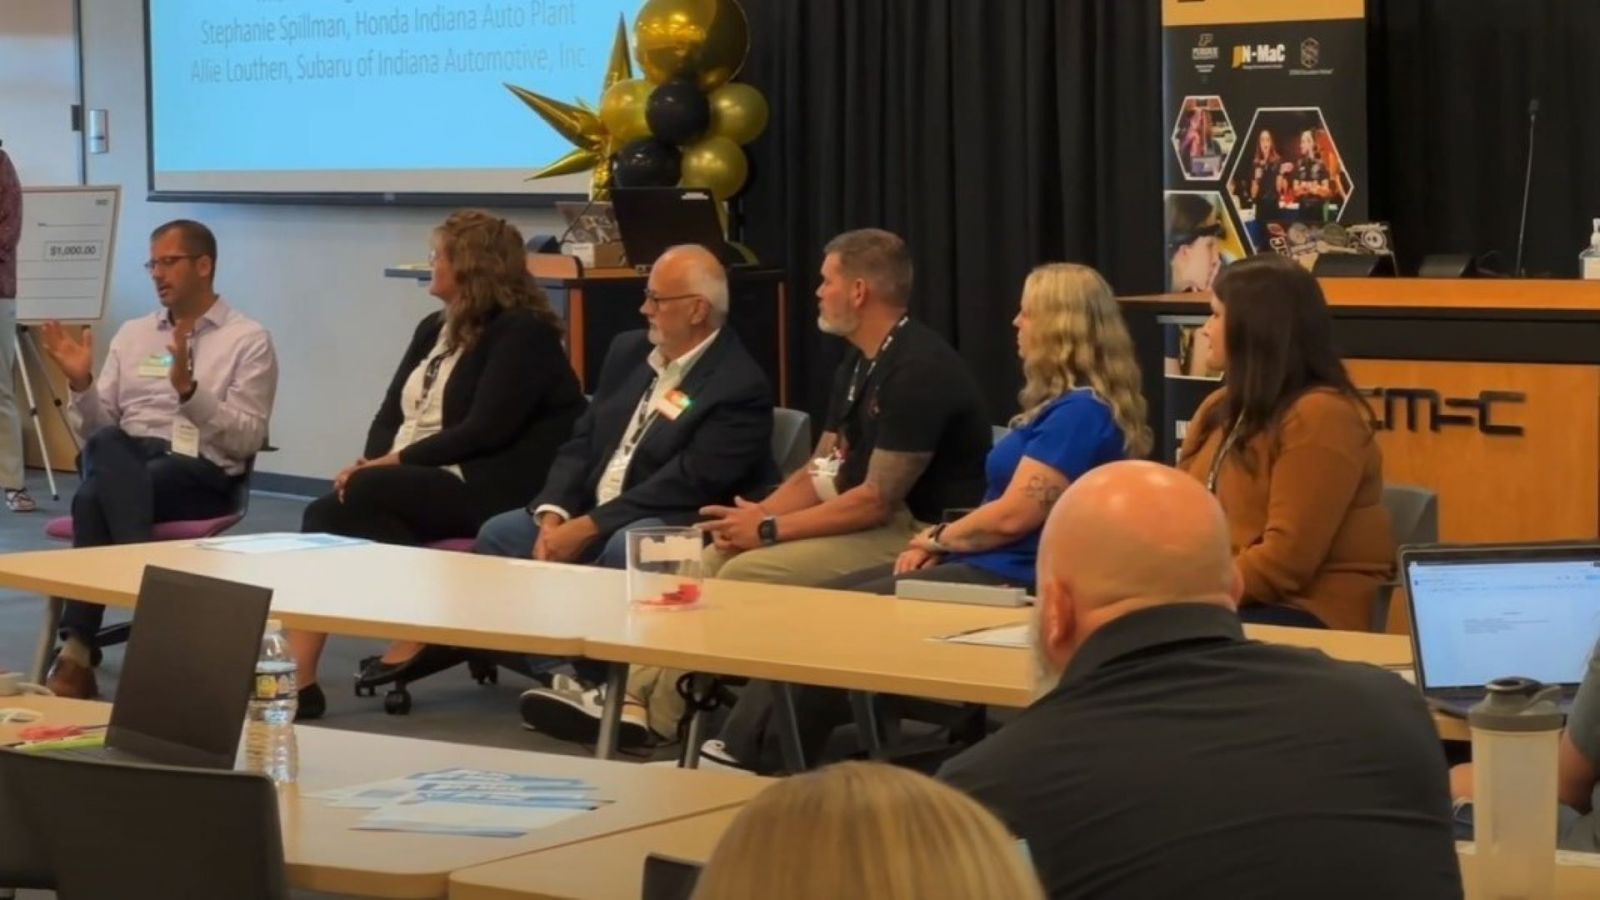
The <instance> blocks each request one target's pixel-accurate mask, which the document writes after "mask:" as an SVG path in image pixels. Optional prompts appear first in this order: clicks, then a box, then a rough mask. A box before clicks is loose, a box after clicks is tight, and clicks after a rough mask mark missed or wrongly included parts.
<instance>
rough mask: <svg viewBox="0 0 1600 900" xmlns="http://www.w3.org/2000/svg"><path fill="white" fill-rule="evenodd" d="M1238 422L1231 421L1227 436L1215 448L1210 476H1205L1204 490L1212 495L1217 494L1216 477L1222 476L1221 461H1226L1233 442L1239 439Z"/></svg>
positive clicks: (1237, 420)
mask: <svg viewBox="0 0 1600 900" xmlns="http://www.w3.org/2000/svg"><path fill="white" fill-rule="evenodd" d="M1239 422H1240V420H1239V419H1234V420H1233V427H1232V428H1229V429H1228V436H1227V437H1225V438H1223V439H1222V446H1221V447H1218V448H1217V455H1216V456H1214V457H1212V459H1211V474H1209V475H1207V476H1206V490H1207V491H1210V492H1211V493H1213V494H1215V493H1216V492H1217V477H1218V476H1219V475H1221V474H1222V461H1223V460H1224V459H1227V457H1228V451H1230V450H1232V449H1233V444H1234V441H1236V440H1237V439H1238V437H1239Z"/></svg>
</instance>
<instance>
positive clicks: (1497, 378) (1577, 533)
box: [1122, 278, 1600, 541]
mask: <svg viewBox="0 0 1600 900" xmlns="http://www.w3.org/2000/svg"><path fill="white" fill-rule="evenodd" d="M1322 287H1323V291H1324V293H1326V295H1327V297H1328V303H1329V305H1330V306H1331V307H1332V311H1333V319H1334V340H1335V344H1336V346H1337V347H1338V348H1339V350H1340V352H1341V353H1342V354H1343V355H1344V357H1345V359H1346V364H1347V365H1348V367H1349V370H1350V375H1351V377H1352V378H1353V379H1354V380H1355V382H1356V386H1357V387H1358V388H1360V389H1361V390H1362V392H1363V393H1364V394H1365V395H1366V400H1367V405H1368V408H1369V410H1370V412H1371V414H1372V419H1373V423H1374V426H1375V428H1376V430H1377V436H1378V443H1379V444H1380V446H1381V447H1382V449H1383V464H1384V473H1383V474H1384V480H1385V481H1387V482H1389V483H1391V484H1415V485H1421V486H1424V487H1428V488H1431V489H1433V490H1434V491H1437V492H1438V494H1439V533H1440V539H1441V540H1445V541H1537V540H1561V539H1583V540H1593V539H1595V537H1596V536H1597V535H1600V283H1593V282H1581V281H1514V280H1470V279H1469V280H1443V279H1415V278H1413V279H1343V278H1328V279H1322ZM1208 299H1209V298H1208V297H1205V296H1201V295H1197V294H1187V295H1183V294H1169V295H1161V296H1155V297H1128V298H1123V301H1122V303H1123V311H1124V313H1125V315H1126V316H1127V319H1128V323H1129V328H1130V330H1132V331H1133V333H1134V341H1135V344H1136V345H1137V348H1138V352H1139V363H1140V366H1141V367H1142V369H1143V372H1144V382H1145V396H1146V397H1148V398H1149V399H1150V402H1151V407H1152V410H1151V414H1152V418H1153V421H1154V422H1155V423H1156V426H1157V428H1158V429H1164V430H1166V429H1171V428H1172V427H1173V425H1174V420H1175V419H1176V418H1177V415H1178V414H1180V413H1181V412H1182V411H1178V410H1168V409H1166V408H1165V404H1164V402H1163V400H1164V397H1163V394H1164V390H1163V388H1164V385H1163V381H1162V379H1163V376H1162V368H1163V365H1162V363H1163V356H1164V349H1165V348H1164V334H1163V331H1162V325H1163V320H1169V319H1170V318H1172V317H1193V316H1204V315H1206V302H1207V301H1208ZM1184 414H1186V413H1184ZM1164 430H1163V431H1161V432H1159V433H1165V431H1164Z"/></svg>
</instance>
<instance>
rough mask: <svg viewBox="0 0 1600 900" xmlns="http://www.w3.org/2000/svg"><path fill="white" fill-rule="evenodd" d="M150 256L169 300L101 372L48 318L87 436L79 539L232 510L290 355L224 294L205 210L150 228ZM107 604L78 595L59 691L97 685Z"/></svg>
mask: <svg viewBox="0 0 1600 900" xmlns="http://www.w3.org/2000/svg"><path fill="white" fill-rule="evenodd" d="M144 267H145V271H147V272H149V273H150V278H151V281H152V282H153V283H154V285H155V289H156V296H157V297H158V298H159V299H160V302H161V307H162V308H161V309H159V310H157V311H155V312H152V313H151V314H149V315H147V316H142V317H140V318H137V319H132V320H130V321H128V322H126V323H124V324H123V326H122V327H121V328H120V329H118V330H117V334H116V336H115V337H113V338H112V339H111V346H110V348H109V349H108V350H107V352H106V361H105V365H104V367H102V368H101V370H100V376H99V378H95V376H94V339H93V336H92V334H91V333H90V332H89V331H88V330H85V331H84V332H83V334H82V336H81V337H74V336H72V335H70V334H68V333H67V332H66V331H65V330H64V329H63V328H62V327H61V324H60V323H59V322H47V323H46V324H45V326H44V329H43V336H44V349H45V352H46V353H47V354H49V356H50V358H51V359H53V360H54V361H55V363H56V365H57V366H60V367H61V371H62V373H63V374H65V375H66V376H67V384H68V387H70V388H71V390H72V403H71V408H70V418H71V420H72V424H73V427H74V429H75V430H76V431H77V432H78V435H79V437H80V438H81V439H82V440H83V442H84V443H83V452H82V454H81V455H80V457H79V460H78V465H79V470H80V472H81V474H82V481H81V483H80V484H79V486H78V492H77V494H76V495H74V496H73V498H72V530H73V539H72V543H73V546H75V547H95V546H101V545H105V544H132V543H138V542H141V541H148V540H150V539H151V536H152V533H153V526H154V525H155V523H157V522H170V521H178V520H183V519H209V518H215V517H218V516H222V515H226V514H227V513H228V511H229V504H230V502H231V499H232V496H233V491H234V487H235V484H236V482H237V480H238V479H240V478H242V477H244V475H245V471H246V469H247V467H248V465H249V462H250V460H251V458H252V457H254V456H255V454H256V452H257V451H259V450H260V449H261V448H262V447H263V446H265V445H266V441H267V421H268V419H269V418H270V417H271V415H272V401H273V397H274V395H275V394H276V393H277V389H278V358H277V355H276V353H275V352H274V350H273V347H272V336H271V335H269V334H268V333H267V330H266V329H265V328H263V327H262V326H261V325H260V323H258V322H255V321H254V320H252V319H249V318H246V317H245V316H244V315H243V314H241V313H239V312H238V311H236V310H234V309H233V308H232V307H231V306H229V305H228V304H226V303H224V302H223V301H222V298H221V297H219V296H218V295H217V292H216V290H215V288H214V286H213V280H214V278H215V275H216V267H217V240H216V237H215V236H214V235H212V233H211V230H210V229H209V228H207V227H206V226H204V225H202V224H200V223H199V222H194V221H190V220H187V219H179V220H176V221H172V222H168V223H166V224H165V225H162V226H160V227H159V228H157V229H156V230H155V231H154V232H153V233H152V234H151V235H150V259H149V261H148V262H146V263H145V264H144ZM104 612H105V609H104V607H101V606H98V605H95V604H91V603H78V602H71V603H68V604H67V605H66V609H65V610H64V611H63V613H62V616H61V637H62V644H61V647H60V650H59V652H58V653H57V655H56V660H55V663H54V664H53V665H52V666H51V668H50V675H49V678H48V681H47V684H48V686H49V688H50V689H51V690H53V691H55V692H56V693H57V694H60V695H63V696H70V697H92V696H94V695H95V693H96V691H97V686H96V684H95V677H94V670H93V668H92V657H93V645H94V636H95V633H96V632H97V631H99V630H100V621H101V617H102V616H103V614H104Z"/></svg>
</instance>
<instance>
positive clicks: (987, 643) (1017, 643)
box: [935, 622, 1033, 650]
mask: <svg viewBox="0 0 1600 900" xmlns="http://www.w3.org/2000/svg"><path fill="white" fill-rule="evenodd" d="M1031 628H1032V625H1030V624H1029V623H1027V622H1021V623H1019V624H1016V625H996V626H994V627H993V628H980V629H978V630H977V631H963V632H961V633H960V634H951V635H946V636H945V637H942V638H935V640H940V641H944V642H945V643H947V644H975V645H977V646H979V647H1010V648H1013V649H1018V650H1025V649H1027V648H1028V647H1029V646H1031V645H1032V643H1033V635H1032V633H1031V631H1030V629H1031Z"/></svg>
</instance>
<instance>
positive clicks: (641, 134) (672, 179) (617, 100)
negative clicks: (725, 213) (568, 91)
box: [506, 0, 768, 202]
mask: <svg viewBox="0 0 1600 900" xmlns="http://www.w3.org/2000/svg"><path fill="white" fill-rule="evenodd" d="M634 47H635V52H636V53H637V55H638V60H639V66H640V67H641V68H642V69H643V70H644V75H645V77H644V78H634V77H633V66H632V64H631V63H630V62H629V58H628V38H627V32H626V30H625V28H624V25H623V23H622V22H620V21H619V22H618V23H617V37H616V41H615V42H614V44H613V46H612V50H611V62H610V65H609V66H608V67H607V71H606V80H605V86H604V88H605V90H604V93H603V94H602V95H601V98H600V108H599V111H598V112H596V111H594V110H593V109H591V108H590V107H589V106H588V105H587V104H585V103H583V102H582V101H579V103H578V104H577V105H576V106H573V105H569V104H565V103H561V102H559V101H556V100H551V99H550V98H548V97H544V96H542V95H539V94H535V93H533V92H532V91H528V90H525V89H523V88H519V87H515V86H512V85H506V87H507V88H509V89H510V90H511V91H512V92H513V93H515V94H516V95H517V96H518V97H519V98H521V99H522V101H523V102H524V103H526V104H527V105H528V106H529V107H531V108H532V109H533V110H534V112H536V113H538V114H539V115H540V117H542V118H543V119H544V120H545V121H546V122H548V123H550V125H551V127H553V128H555V129H556V131H557V132H559V133H560V134H561V135H562V136H563V137H565V138H567V139H568V140H569V141H572V143H573V144H574V145H576V149H574V150H573V151H572V152H570V153H568V154H567V155H566V156H563V157H562V158H560V159H558V160H556V161H554V162H552V163H550V164H549V165H546V166H545V167H544V168H542V169H540V170H539V171H537V172H535V173H534V174H533V175H532V176H530V177H531V178H550V177H553V176H556V175H566V174H570V173H573V172H582V171H587V170H590V169H593V171H594V174H593V176H592V178H591V181H590V188H589V195H590V197H591V198H592V199H596V200H603V199H606V198H607V197H608V196H609V195H610V192H611V186H612V185H613V184H616V185H619V186H621V187H671V186H674V185H681V186H683V187H695V188H704V189H706V190H708V191H710V192H711V193H712V194H713V195H714V196H715V197H716V198H717V200H719V201H724V202H725V201H727V200H728V198H730V197H732V196H734V195H735V194H737V193H739V191H740V190H742V189H743V188H744V185H745V181H746V180H747V179H748V178H749V175H750V166H749V161H748V160H746V159H745V155H744V150H743V149H742V147H741V145H743V144H748V143H750V142H751V141H753V140H755V139H756V137H757V136H758V135H760V134H761V131H762V129H764V128H766V125H767V116H768V109H767V101H766V99H765V98H764V97H762V96H761V92H760V91H758V90H756V89H755V88H753V87H751V86H749V85H747V84H739V83H736V82H734V81H733V77H734V76H735V75H737V74H739V70H740V69H741V68H742V67H743V66H744V60H745V55H746V54H747V53H748V52H749V49H750V31H749V23H748V21H747V20H746V19H745V14H744V9H743V8H742V7H740V6H739V4H738V2H737V0H648V2H646V3H645V5H644V7H643V8H642V9H640V10H639V15H638V18H637V19H635V21H634Z"/></svg>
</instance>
